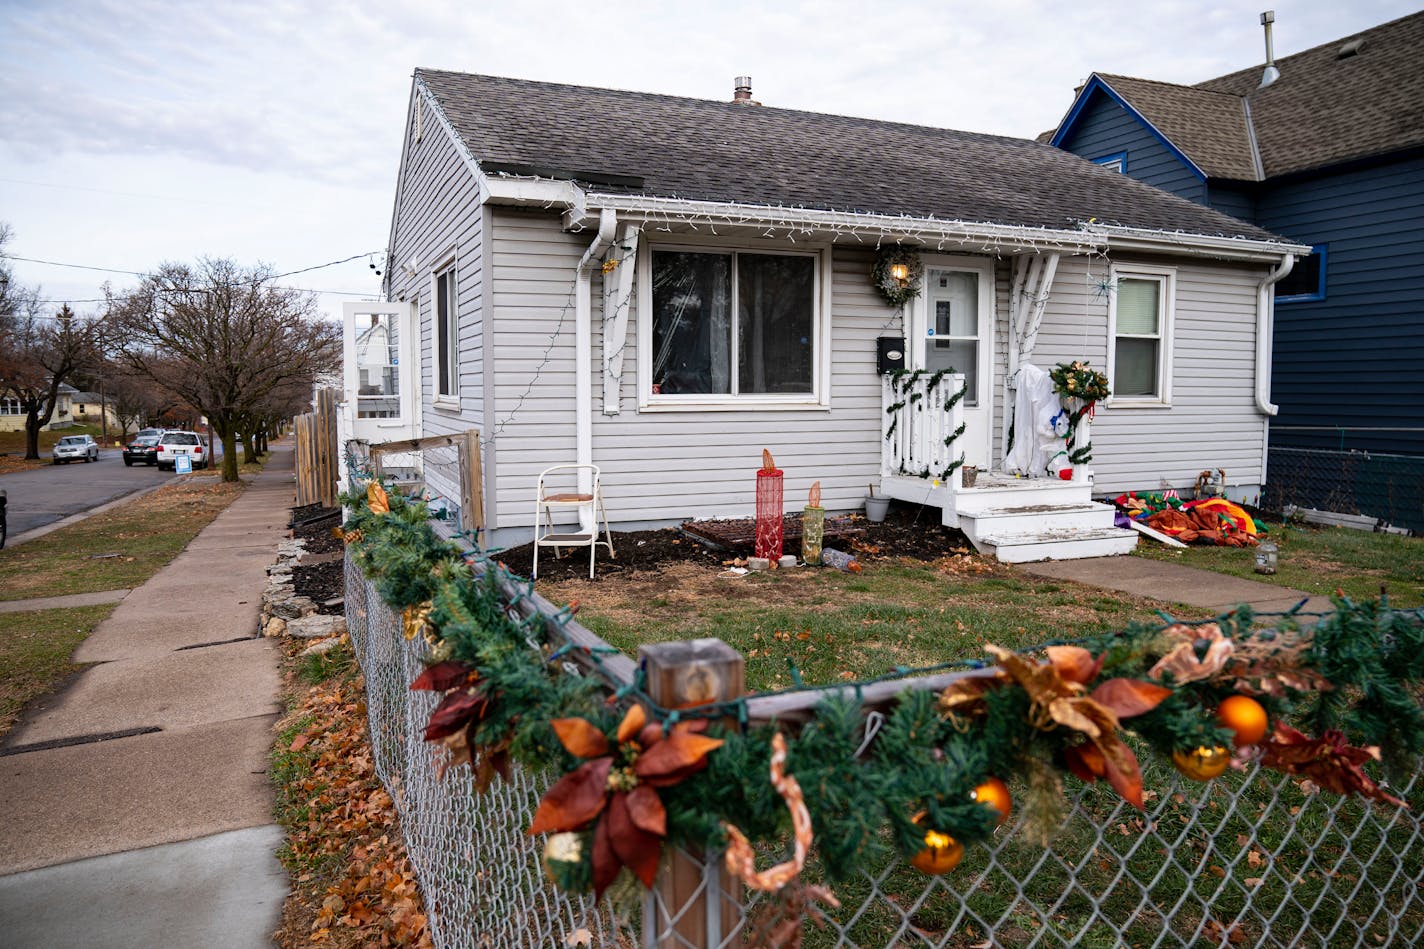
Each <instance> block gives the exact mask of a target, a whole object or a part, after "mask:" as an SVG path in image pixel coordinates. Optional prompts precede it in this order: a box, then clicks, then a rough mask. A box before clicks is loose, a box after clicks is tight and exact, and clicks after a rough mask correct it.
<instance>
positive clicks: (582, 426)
mask: <svg viewBox="0 0 1424 949" xmlns="http://www.w3.org/2000/svg"><path fill="white" fill-rule="evenodd" d="M617 226H618V215H617V213H615V212H614V211H612V210H610V209H609V208H604V209H603V210H602V211H600V212H599V215H598V234H597V235H595V236H594V238H593V243H592V244H589V245H588V250H586V251H584V252H583V257H582V258H580V259H579V262H578V269H577V271H576V273H575V278H574V390H575V391H574V454H575V460H577V462H578V463H579V464H581V465H591V464H593V272H594V271H595V270H598V269H600V267H601V264H600V261H599V258H600V257H602V256H603V252H604V251H605V250H607V249H608V248H609V246H610V245H612V243H613V232H614V229H615V228H616V227H617ZM578 489H579V492H580V493H581V494H587V493H588V492H590V491H592V490H593V475H592V472H589V471H587V470H581V471H579V475H578ZM579 525H580V527H581V528H582V529H583V530H585V531H591V532H593V533H597V532H598V524H597V517H596V515H595V512H594V511H593V510H591V509H589V508H580V509H579Z"/></svg>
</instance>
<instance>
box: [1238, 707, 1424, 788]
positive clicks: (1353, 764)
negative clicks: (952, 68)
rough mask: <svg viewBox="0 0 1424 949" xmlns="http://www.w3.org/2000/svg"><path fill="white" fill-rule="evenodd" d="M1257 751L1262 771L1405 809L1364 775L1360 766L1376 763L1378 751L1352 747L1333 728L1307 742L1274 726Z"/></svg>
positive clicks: (1289, 730) (1291, 731) (1292, 731)
mask: <svg viewBox="0 0 1424 949" xmlns="http://www.w3.org/2000/svg"><path fill="white" fill-rule="evenodd" d="M1261 747H1262V749H1263V752H1264V753H1263V754H1262V756H1261V765H1262V766H1263V767H1266V768H1274V769H1275V770H1276V771H1283V772H1285V773H1286V774H1299V775H1302V776H1304V777H1307V778H1309V779H1310V780H1312V781H1314V782H1315V783H1316V784H1318V785H1320V786H1321V787H1323V788H1325V789H1326V790H1327V791H1334V792H1335V793H1336V794H1360V795H1363V796H1364V797H1367V798H1370V799H1372V800H1375V801H1379V802H1381V803H1383V804H1397V805H1398V806H1400V807H1408V806H1409V805H1408V804H1406V803H1405V802H1404V801H1401V800H1400V799H1399V798H1397V797H1395V796H1394V795H1392V794H1389V793H1388V792H1386V791H1384V790H1383V789H1381V788H1380V786H1379V785H1378V784H1375V783H1374V781H1372V780H1371V779H1370V776H1369V775H1367V774H1365V771H1364V767H1363V765H1364V763H1365V762H1366V761H1378V760H1379V757H1380V753H1379V749H1378V748H1375V747H1373V746H1371V747H1369V748H1355V747H1352V746H1351V745H1349V744H1346V742H1345V736H1344V735H1342V734H1341V733H1340V732H1338V731H1336V730H1335V729H1333V728H1332V729H1329V730H1327V731H1326V732H1325V734H1323V735H1321V736H1320V737H1319V738H1308V737H1306V736H1305V735H1303V734H1301V733H1300V732H1298V731H1296V730H1295V729H1294V728H1291V727H1290V726H1289V725H1286V724H1284V723H1283V722H1276V731H1275V734H1273V735H1272V736H1271V737H1270V740H1269V741H1267V742H1266V743H1265V744H1264V745H1262V746H1261Z"/></svg>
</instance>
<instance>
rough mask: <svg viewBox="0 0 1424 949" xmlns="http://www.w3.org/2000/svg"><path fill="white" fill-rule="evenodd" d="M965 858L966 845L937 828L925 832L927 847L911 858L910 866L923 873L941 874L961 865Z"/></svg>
mask: <svg viewBox="0 0 1424 949" xmlns="http://www.w3.org/2000/svg"><path fill="white" fill-rule="evenodd" d="M962 859H964V845H963V844H962V843H960V842H959V841H957V840H955V839H954V838H953V837H951V836H949V834H943V833H940V832H939V831H937V830H929V831H926V832H925V849H923V850H921V851H920V852H919V853H917V854H915V855H914V856H913V857H911V858H910V866H912V867H914V868H915V869H916V870H918V871H920V872H921V873H925V874H928V875H930V876H939V875H940V874H942V873H948V872H949V871H951V870H953V869H954V868H955V867H957V866H959V861H960V860H962Z"/></svg>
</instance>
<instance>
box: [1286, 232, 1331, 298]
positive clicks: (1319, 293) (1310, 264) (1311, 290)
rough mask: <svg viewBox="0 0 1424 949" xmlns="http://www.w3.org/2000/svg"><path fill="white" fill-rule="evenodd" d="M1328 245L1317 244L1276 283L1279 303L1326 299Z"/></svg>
mask: <svg viewBox="0 0 1424 949" xmlns="http://www.w3.org/2000/svg"><path fill="white" fill-rule="evenodd" d="M1328 247H1329V245H1328V244H1316V245H1315V246H1314V247H1312V248H1311V249H1310V255H1309V256H1307V257H1302V258H1301V259H1299V260H1297V261H1296V262H1295V266H1294V267H1292V268H1291V272H1290V273H1288V274H1286V276H1285V277H1284V278H1282V280H1281V281H1280V283H1277V284H1276V302H1277V303H1311V302H1314V301H1317V300H1324V299H1325V262H1326V257H1327V256H1328V253H1327V248H1328Z"/></svg>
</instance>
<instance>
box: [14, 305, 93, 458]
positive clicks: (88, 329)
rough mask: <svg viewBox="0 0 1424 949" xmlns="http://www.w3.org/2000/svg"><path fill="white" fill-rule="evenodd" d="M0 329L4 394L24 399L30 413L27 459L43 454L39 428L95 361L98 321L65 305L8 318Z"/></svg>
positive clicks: (22, 403) (26, 426)
mask: <svg viewBox="0 0 1424 949" xmlns="http://www.w3.org/2000/svg"><path fill="white" fill-rule="evenodd" d="M6 323H7V325H6V326H5V328H4V329H5V331H4V332H3V333H0V394H8V395H10V396H12V397H14V398H16V399H18V400H19V402H20V408H22V409H23V410H24V412H25V457H26V458H27V459H37V458H39V456H40V429H42V428H44V427H45V426H46V425H48V424H49V421H50V419H51V418H53V417H54V410H55V406H56V405H58V403H59V390H60V388H61V387H62V386H63V385H64V384H65V382H66V381H67V380H68V379H70V378H71V377H72V376H74V375H75V373H77V372H79V371H80V370H81V369H83V368H85V367H86V366H89V365H91V364H92V363H93V361H94V359H95V353H96V351H97V350H96V345H95V324H94V321H93V320H91V319H86V318H84V317H80V316H76V315H75V313H74V311H73V310H71V309H70V308H69V306H68V305H65V306H64V307H63V308H61V309H60V311H59V312H58V313H57V314H55V316H54V317H53V318H49V317H44V316H41V315H39V314H38V313H37V312H35V311H34V310H33V309H30V311H29V312H27V313H24V314H19V313H11V314H9V315H8V316H7V317H6Z"/></svg>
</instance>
